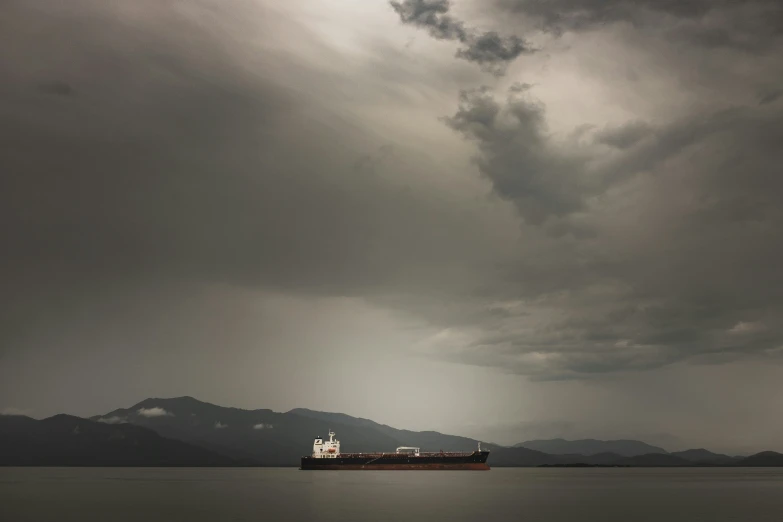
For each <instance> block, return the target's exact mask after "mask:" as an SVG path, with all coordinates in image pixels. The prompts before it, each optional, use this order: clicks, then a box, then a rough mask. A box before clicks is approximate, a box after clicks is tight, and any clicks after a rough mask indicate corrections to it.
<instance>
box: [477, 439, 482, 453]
mask: <svg viewBox="0 0 783 522" xmlns="http://www.w3.org/2000/svg"><path fill="white" fill-rule="evenodd" d="M478 443H479V453H481V441H478Z"/></svg>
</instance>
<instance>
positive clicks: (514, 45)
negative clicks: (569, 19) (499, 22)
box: [389, 0, 536, 75]
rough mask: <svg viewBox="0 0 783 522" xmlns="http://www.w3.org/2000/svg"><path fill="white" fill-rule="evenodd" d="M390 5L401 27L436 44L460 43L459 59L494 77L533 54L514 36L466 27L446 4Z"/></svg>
mask: <svg viewBox="0 0 783 522" xmlns="http://www.w3.org/2000/svg"><path fill="white" fill-rule="evenodd" d="M389 4H390V5H391V7H392V8H393V9H394V11H396V12H397V14H398V15H399V17H400V20H401V21H402V23H404V24H409V25H414V26H417V27H421V28H425V29H427V31H428V32H429V34H430V36H432V37H433V38H437V39H438V40H456V41H459V42H460V43H462V44H464V47H463V48H461V49H459V50H458V51H457V55H456V56H457V57H458V58H462V59H463V60H467V61H469V62H473V63H477V64H479V65H481V66H482V67H483V68H484V69H486V70H488V71H491V72H493V73H495V74H496V75H502V74H503V73H504V72H505V69H506V64H508V63H509V62H512V61H514V60H515V59H516V58H517V57H518V56H520V55H522V54H530V53H533V52H535V51H536V49H535V48H534V47H532V45H531V44H530V43H528V42H526V41H525V40H523V39H522V38H520V37H518V36H516V35H511V36H501V35H500V34H498V33H497V32H495V31H486V32H480V31H478V30H476V29H474V28H470V27H467V26H466V25H465V24H464V23H463V22H461V21H460V20H457V19H455V18H454V17H452V16H451V15H449V14H448V13H449V10H450V8H451V4H450V2H449V0H403V1H402V2H399V1H396V0H391V1H390V2H389Z"/></svg>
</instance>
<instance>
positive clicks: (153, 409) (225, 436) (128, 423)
mask: <svg viewBox="0 0 783 522" xmlns="http://www.w3.org/2000/svg"><path fill="white" fill-rule="evenodd" d="M329 429H332V430H334V431H335V432H336V433H337V436H338V438H339V439H340V440H341V442H342V450H343V451H344V452H373V451H394V450H395V448H397V447H399V446H416V447H420V448H422V449H423V450H425V451H427V450H429V451H438V450H444V451H471V450H473V449H474V448H476V446H477V444H478V441H477V440H475V439H472V438H468V437H460V436H456V435H446V434H442V433H438V432H435V431H423V432H417V431H410V430H401V429H397V428H393V427H391V426H387V425H384V424H379V423H377V422H374V421H372V420H369V419H362V418H357V417H352V416H350V415H346V414H343V413H329V412H319V411H313V410H309V409H305V408H296V409H293V410H290V411H288V412H284V413H280V412H275V411H272V410H269V409H256V410H245V409H240V408H228V407H223V406H218V405H215V404H210V403H207V402H202V401H199V400H197V399H194V398H193V397H177V398H151V399H145V400H143V401H141V402H139V403H138V404H135V405H133V406H131V407H130V408H120V409H117V410H114V411H111V412H109V413H106V414H104V415H96V416H94V417H91V419H89V420H88V419H80V418H78V417H72V416H67V415H58V416H55V417H51V418H50V419H44V420H42V421H36V420H34V419H30V418H29V417H20V416H0V446H1V447H0V465H65V466H67V465H107V466H114V465H116V466H122V465H139V466H144V465H160V466H178V465H199V466H201V465H203V466H210V465H222V466H238V465H252V466H298V464H299V458H300V457H301V456H303V455H306V454H309V453H310V451H311V448H312V441H313V438H314V437H315V436H317V435H321V436H325V435H326V433H327V430H329ZM74 430H76V431H77V432H78V433H74ZM530 446H532V447H530ZM481 447H482V449H484V448H486V449H489V450H490V451H491V454H490V459H489V464H490V465H491V466H493V467H514V466H572V465H573V466H730V465H747V466H783V455H781V454H780V453H775V452H762V453H759V454H756V455H753V456H750V457H747V458H744V459H742V458H739V457H730V456H728V455H721V454H717V453H713V452H710V451H708V450H705V449H692V450H686V451H680V452H673V453H668V452H666V451H665V450H664V449H663V448H659V447H656V446H651V445H649V444H646V443H644V442H641V441H634V440H614V441H601V440H595V439H584V440H577V441H567V440H564V439H552V440H537V441H527V442H523V443H520V444H517V445H515V446H513V447H504V446H500V445H498V444H492V443H487V442H482V443H481ZM539 448H545V449H547V450H548V451H543V450H542V449H539ZM580 452H583V453H580ZM17 455H26V457H24V458H19V457H17Z"/></svg>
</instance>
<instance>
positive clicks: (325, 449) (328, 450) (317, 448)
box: [313, 430, 340, 459]
mask: <svg viewBox="0 0 783 522" xmlns="http://www.w3.org/2000/svg"><path fill="white" fill-rule="evenodd" d="M339 455H340V441H339V440H336V439H335V438H334V432H333V431H332V430H329V440H323V439H322V438H321V437H316V438H315V442H313V458H315V459H333V458H336V457H338V456H339Z"/></svg>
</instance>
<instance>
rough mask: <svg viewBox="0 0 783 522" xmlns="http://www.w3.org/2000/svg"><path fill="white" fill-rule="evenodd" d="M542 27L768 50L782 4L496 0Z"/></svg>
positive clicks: (762, 0) (779, 31)
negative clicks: (643, 32)
mask: <svg viewBox="0 0 783 522" xmlns="http://www.w3.org/2000/svg"><path fill="white" fill-rule="evenodd" d="M495 4H496V5H498V6H500V8H501V9H502V10H504V11H506V12H512V13H517V14H520V15H522V16H523V17H524V18H525V19H527V20H530V21H533V22H534V24H535V25H537V26H538V27H540V28H542V29H543V30H545V31H548V32H553V33H555V34H562V33H563V32H564V31H588V30H600V29H601V28H603V27H606V26H607V25H609V24H615V23H628V24H631V25H632V26H634V27H637V28H642V29H651V30H654V31H661V32H665V33H668V34H669V35H670V36H671V37H673V38H675V39H678V40H681V41H687V42H689V43H694V44H698V45H700V46H704V47H709V48H721V47H726V48H733V49H738V50H743V51H747V52H752V53H765V52H769V46H770V44H771V42H773V41H774V40H777V39H778V38H779V37H780V36H781V35H783V7H782V6H781V4H780V2H778V1H777V0H748V1H743V2H737V1H734V0H682V1H679V0H671V1H668V0H664V1H658V0H496V1H495Z"/></svg>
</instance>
